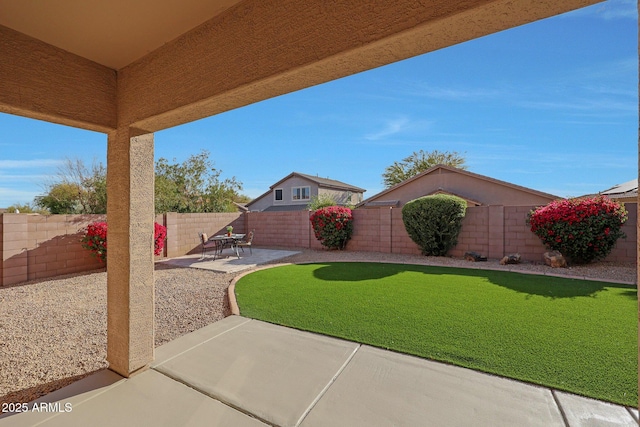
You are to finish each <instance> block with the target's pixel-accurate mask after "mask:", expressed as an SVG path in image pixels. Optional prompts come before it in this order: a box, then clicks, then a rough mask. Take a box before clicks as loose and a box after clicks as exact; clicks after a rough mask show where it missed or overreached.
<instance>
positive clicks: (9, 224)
mask: <svg viewBox="0 0 640 427" xmlns="http://www.w3.org/2000/svg"><path fill="white" fill-rule="evenodd" d="M104 218H105V217H104V216H101V215H49V216H41V215H25V214H2V215H0V223H1V224H2V230H1V231H2V233H1V236H2V237H1V240H2V274H1V281H0V285H2V286H7V285H12V284H15V283H20V282H25V281H27V280H34V279H42V278H47V277H54V276H60V275H64V274H71V273H78V272H82V271H89V270H94V269H98V268H101V267H103V264H102V263H101V262H100V261H99V260H98V259H96V258H95V257H92V256H91V254H90V253H89V251H87V250H86V249H84V248H82V245H81V243H80V239H81V238H82V235H83V233H82V230H83V229H84V228H85V227H86V226H87V225H88V224H89V223H90V222H94V221H103V220H104Z"/></svg>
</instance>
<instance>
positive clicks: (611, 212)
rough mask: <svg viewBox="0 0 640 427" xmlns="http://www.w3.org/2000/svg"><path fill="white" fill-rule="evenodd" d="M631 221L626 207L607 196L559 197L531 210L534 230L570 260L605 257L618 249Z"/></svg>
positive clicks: (545, 243) (549, 246) (531, 224)
mask: <svg viewBox="0 0 640 427" xmlns="http://www.w3.org/2000/svg"><path fill="white" fill-rule="evenodd" d="M626 220H627V211H626V210H625V208H624V206H622V205H620V204H618V203H616V202H614V201H612V200H609V199H608V198H606V197H603V196H597V197H591V198H578V199H567V200H556V201H553V202H551V203H549V204H548V205H546V206H543V207H540V208H538V209H534V210H533V211H531V212H530V213H529V217H528V223H529V225H530V226H531V231H532V232H533V233H534V234H535V235H536V236H538V237H539V238H540V240H541V241H542V243H544V245H545V246H547V247H548V248H549V249H553V250H557V251H559V252H560V253H561V254H562V255H564V256H565V257H566V258H567V260H568V261H569V262H572V263H577V264H584V263H589V262H591V261H594V260H597V259H603V258H605V257H606V256H607V255H609V253H610V252H611V250H612V249H613V248H614V246H615V244H616V241H617V240H618V239H619V238H620V237H626V236H625V234H624V232H622V230H621V228H622V224H624V223H625V221H626Z"/></svg>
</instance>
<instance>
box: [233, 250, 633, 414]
mask: <svg viewBox="0 0 640 427" xmlns="http://www.w3.org/2000/svg"><path fill="white" fill-rule="evenodd" d="M235 292H236V298H237V300H238V305H239V307H240V312H241V314H242V315H243V316H246V317H250V318H255V319H259V320H264V321H267V322H271V323H276V324H280V325H284V326H290V327H293V328H297V329H302V330H307V331H312V332H317V333H321V334H325V335H330V336H335V337H338V338H343V339H347V340H351V341H355V342H359V343H363V344H369V345H373V346H376V347H381V348H385V349H390V350H394V351H398V352H402V353H407V354H412V355H416V356H419V357H423V358H427V359H433V360H438V361H443V362H447V363H452V364H455V365H459V366H463V367H467V368H471V369H475V370H479V371H483V372H488V373H492V374H496V375H500V376H504V377H509V378H514V379H517V380H522V381H526V382H530V383H535V384H539V385H543V386H546V387H551V388H554V389H559V390H565V391H568V392H572V393H576V394H580V395H584V396H587V397H592V398H596V399H600V400H606V401H610V402H613V403H618V404H624V405H629V406H634V407H635V406H637V402H638V388H637V384H638V377H637V372H638V358H637V349H638V326H637V325H638V323H637V292H636V287H635V286H631V285H621V284H613V283H606V282H596V281H586V280H577V279H567V278H559V277H549V276H540V275H526V274H521V273H513V272H503V271H491V270H477V269H464V268H452V267H432V266H420V265H407V264H384V263H362V262H357V263H340V262H331V263H315V264H301V265H289V266H282V267H276V268H272V269H266V270H261V271H257V272H254V273H251V274H249V275H247V276H244V277H243V278H241V279H240V280H239V281H238V283H237V284H236V288H235Z"/></svg>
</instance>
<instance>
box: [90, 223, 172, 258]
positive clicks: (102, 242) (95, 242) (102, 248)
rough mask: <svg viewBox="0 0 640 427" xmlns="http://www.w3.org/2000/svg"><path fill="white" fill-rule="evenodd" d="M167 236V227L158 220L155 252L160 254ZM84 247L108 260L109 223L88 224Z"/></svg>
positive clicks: (155, 226)
mask: <svg viewBox="0 0 640 427" xmlns="http://www.w3.org/2000/svg"><path fill="white" fill-rule="evenodd" d="M166 238H167V227H165V226H164V225H160V224H158V223H157V222H156V223H155V224H154V236H153V240H154V248H153V254H154V255H160V254H162V250H163V249H164V241H165V239H166ZM81 242H82V247H83V248H85V249H87V250H89V251H90V252H91V254H92V255H93V256H95V257H96V258H98V259H99V260H100V261H102V262H103V263H106V262H107V223H106V222H104V221H100V222H93V223H91V224H89V225H88V226H87V229H86V232H85V234H84V236H83V237H82V240H81Z"/></svg>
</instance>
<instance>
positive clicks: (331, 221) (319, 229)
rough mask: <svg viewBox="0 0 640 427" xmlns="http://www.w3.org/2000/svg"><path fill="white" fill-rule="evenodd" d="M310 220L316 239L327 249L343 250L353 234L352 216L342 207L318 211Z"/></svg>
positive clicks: (329, 207)
mask: <svg viewBox="0 0 640 427" xmlns="http://www.w3.org/2000/svg"><path fill="white" fill-rule="evenodd" d="M310 220H311V226H312V227H313V233H314V234H315V236H316V239H318V240H319V241H320V243H322V245H323V246H325V247H327V248H329V249H344V247H345V246H346V245H347V241H348V240H349V239H350V238H351V235H352V234H353V214H352V212H351V209H349V208H346V207H343V206H328V207H326V208H321V209H318V210H316V211H315V212H313V213H312V214H311V217H310Z"/></svg>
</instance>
